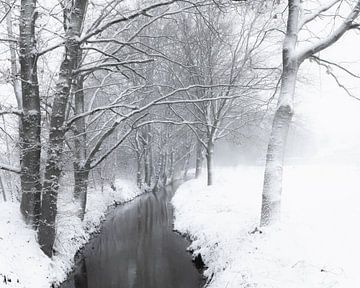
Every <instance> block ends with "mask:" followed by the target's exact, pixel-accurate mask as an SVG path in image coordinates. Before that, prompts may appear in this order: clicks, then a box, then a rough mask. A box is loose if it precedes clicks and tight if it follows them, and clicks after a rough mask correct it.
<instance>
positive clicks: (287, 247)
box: [173, 166, 360, 288]
mask: <svg viewBox="0 0 360 288" xmlns="http://www.w3.org/2000/svg"><path fill="white" fill-rule="evenodd" d="M216 175H217V179H216V184H215V185H214V186H212V187H209V188H207V187H206V186H205V177H204V178H202V179H199V180H191V181H189V182H186V183H184V184H183V185H181V186H180V187H179V189H178V190H177V192H176V194H175V197H174V198H173V204H174V206H175V217H176V219H175V229H176V230H178V231H180V232H181V233H186V234H188V235H189V236H190V237H191V239H192V241H193V242H192V244H191V247H190V249H192V250H194V251H195V253H201V255H202V258H203V260H204V262H205V264H206V266H207V267H208V268H207V270H205V276H207V277H208V279H211V281H210V285H209V286H207V287H208V288H241V287H247V288H249V287H259V288H270V287H271V288H275V287H276V288H330V287H332V288H335V287H336V288H340V287H341V288H348V287H360V274H359V273H358V271H357V270H358V265H357V263H358V259H359V257H360V248H359V245H358V243H359V241H360V232H359V231H358V229H357V226H358V219H360V209H359V207H358V203H359V200H360V193H359V191H360V181H359V175H360V169H358V168H354V167H348V166H346V167H345V166H342V167H329V166H326V167H323V166H288V167H286V169H285V175H284V191H283V219H282V223H281V225H279V227H276V228H275V227H273V228H272V229H265V230H263V233H259V232H257V233H254V234H251V233H249V232H251V231H254V228H255V227H256V226H257V224H258V222H259V212H260V205H261V188H262V178H263V169H262V168H261V167H250V168H249V167H247V168H246V167H237V168H221V169H217V170H216Z"/></svg>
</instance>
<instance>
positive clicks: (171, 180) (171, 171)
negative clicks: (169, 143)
mask: <svg viewBox="0 0 360 288" xmlns="http://www.w3.org/2000/svg"><path fill="white" fill-rule="evenodd" d="M174 155H175V152H174V151H171V152H170V168H169V177H168V179H169V180H170V183H173V182H174V173H175V167H174V165H175V164H174V163H175V161H174V160H175V159H174Z"/></svg>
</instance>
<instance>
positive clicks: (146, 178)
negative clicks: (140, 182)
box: [144, 144, 151, 187]
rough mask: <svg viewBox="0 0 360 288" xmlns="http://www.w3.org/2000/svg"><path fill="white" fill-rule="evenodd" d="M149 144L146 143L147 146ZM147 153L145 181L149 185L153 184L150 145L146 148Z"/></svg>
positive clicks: (145, 156) (145, 157)
mask: <svg viewBox="0 0 360 288" xmlns="http://www.w3.org/2000/svg"><path fill="white" fill-rule="evenodd" d="M147 145H148V144H146V146H147ZM145 149H146V151H145V155H144V174H145V175H144V178H145V179H144V181H145V184H146V186H147V187H150V185H151V174H150V173H151V172H150V157H149V147H146V148H145Z"/></svg>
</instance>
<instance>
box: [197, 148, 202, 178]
mask: <svg viewBox="0 0 360 288" xmlns="http://www.w3.org/2000/svg"><path fill="white" fill-rule="evenodd" d="M202 163H203V146H202V144H201V143H200V142H198V143H197V147H196V163H195V178H199V176H200V174H201V169H202Z"/></svg>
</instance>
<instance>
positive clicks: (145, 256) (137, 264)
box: [61, 188, 202, 288]
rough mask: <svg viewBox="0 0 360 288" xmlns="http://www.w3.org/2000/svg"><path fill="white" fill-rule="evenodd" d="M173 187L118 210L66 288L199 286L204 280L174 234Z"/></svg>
mask: <svg viewBox="0 0 360 288" xmlns="http://www.w3.org/2000/svg"><path fill="white" fill-rule="evenodd" d="M172 195H173V189H171V188H168V189H166V190H161V191H156V192H151V193H148V194H145V195H143V196H140V197H139V198H137V199H135V200H133V201H132V202H130V203H128V204H125V205H124V206H120V207H118V208H116V209H115V210H114V211H113V212H112V213H111V214H110V215H109V216H108V218H107V220H106V221H105V222H104V225H103V228H102V230H101V233H100V234H99V235H98V236H97V237H96V238H94V239H93V240H92V241H91V242H90V243H89V244H88V245H87V246H86V247H85V250H84V253H83V257H82V259H79V261H78V264H77V266H76V268H75V271H74V273H73V275H71V276H70V277H69V279H68V280H67V281H66V282H65V283H63V285H61V287H62V288H69V287H76V288H110V287H118V288H195V287H196V288H199V287H200V286H201V282H202V278H201V275H200V274H199V272H198V271H197V270H196V268H195V267H194V265H193V263H192V262H191V256H190V254H189V253H187V252H186V247H187V246H188V244H189V243H188V242H187V241H186V240H185V239H183V238H182V237H181V236H179V235H178V234H176V233H175V232H173V231H172V222H173V210H172V206H171V204H170V203H169V201H170V199H171V197H172Z"/></svg>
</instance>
